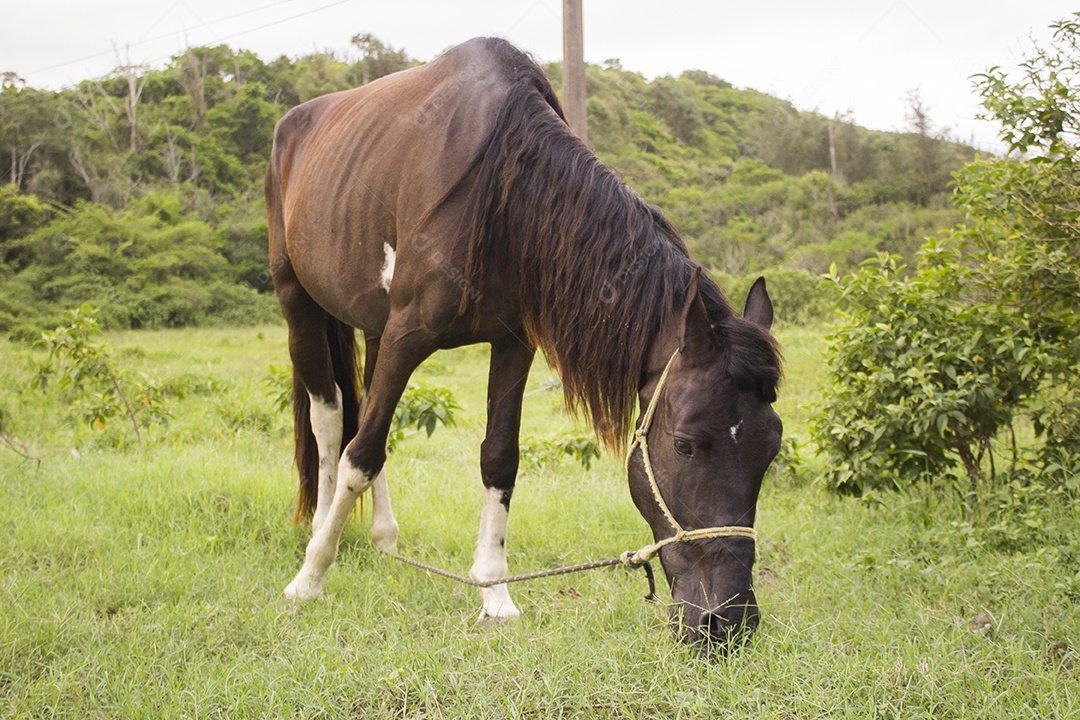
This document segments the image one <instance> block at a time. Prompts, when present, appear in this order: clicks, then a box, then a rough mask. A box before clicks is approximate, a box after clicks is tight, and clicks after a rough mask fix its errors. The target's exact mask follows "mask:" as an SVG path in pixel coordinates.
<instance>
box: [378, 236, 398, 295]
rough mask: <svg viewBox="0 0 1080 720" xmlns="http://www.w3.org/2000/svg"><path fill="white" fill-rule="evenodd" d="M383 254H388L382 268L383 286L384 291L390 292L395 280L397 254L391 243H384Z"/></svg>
mask: <svg viewBox="0 0 1080 720" xmlns="http://www.w3.org/2000/svg"><path fill="white" fill-rule="evenodd" d="M383 252H384V253H386V260H385V261H384V262H383V267H382V286H383V290H385V291H386V292H390V283H391V282H392V281H393V280H394V262H395V261H396V259H397V253H395V252H394V248H392V247H390V243H383Z"/></svg>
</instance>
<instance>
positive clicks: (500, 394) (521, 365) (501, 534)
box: [469, 336, 534, 624]
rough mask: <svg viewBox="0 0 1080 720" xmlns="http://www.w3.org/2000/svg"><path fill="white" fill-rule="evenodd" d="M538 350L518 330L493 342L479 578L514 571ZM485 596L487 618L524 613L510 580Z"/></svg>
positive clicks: (476, 564) (475, 574)
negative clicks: (524, 420) (528, 389)
mask: <svg viewBox="0 0 1080 720" xmlns="http://www.w3.org/2000/svg"><path fill="white" fill-rule="evenodd" d="M533 354H534V351H533V349H532V348H531V347H528V346H527V345H525V344H523V343H521V342H520V341H519V340H518V338H517V337H516V336H511V337H509V338H507V339H506V340H505V341H502V342H499V343H493V344H492V348H491V367H490V370H489V372H488V422H487V433H486V436H485V438H484V443H483V445H482V446H481V448H480V474H481V477H482V478H483V481H484V488H485V491H484V505H483V508H482V510H481V511H480V533H479V537H478V539H477V543H476V556H475V559H474V560H473V566H472V569H471V570H470V572H469V575H470V576H471V577H472V579H473V580H476V581H478V582H489V581H491V580H498V579H499V578H503V577H506V576H507V575H508V568H509V566H508V564H507V561H506V530H507V524H508V522H509V518H510V498H511V496H512V495H513V492H514V481H515V479H516V477H517V469H518V458H519V450H518V432H519V431H520V428H521V403H522V397H523V395H524V392H525V382H526V380H527V379H528V376H529V367H530V366H531V365H532V359H533ZM480 596H481V599H482V601H483V609H482V610H481V611H480V622H481V623H482V624H488V623H498V622H506V621H507V620H510V619H513V618H515V617H518V616H519V615H520V614H521V613H520V611H518V609H517V606H516V605H514V601H513V599H511V597H510V591H509V589H508V588H507V586H506V584H505V583H503V584H500V585H493V586H491V587H487V588H481V590H480Z"/></svg>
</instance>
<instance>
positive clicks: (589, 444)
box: [521, 434, 600, 470]
mask: <svg viewBox="0 0 1080 720" xmlns="http://www.w3.org/2000/svg"><path fill="white" fill-rule="evenodd" d="M563 458H571V459H573V460H576V461H577V463H578V464H579V465H581V467H583V468H585V469H586V470H588V469H589V468H590V467H592V461H593V460H598V459H599V458H600V446H599V445H597V444H596V440H594V439H593V438H592V437H590V436H587V435H575V434H570V435H559V436H555V437H535V436H532V435H526V436H524V437H522V438H521V459H522V460H524V461H525V463H526V464H529V465H532V466H533V467H535V468H537V469H540V470H542V469H544V468H549V467H551V466H553V465H555V464H556V463H558V462H559V460H561V459H563Z"/></svg>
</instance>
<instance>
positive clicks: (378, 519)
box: [371, 466, 398, 553]
mask: <svg viewBox="0 0 1080 720" xmlns="http://www.w3.org/2000/svg"><path fill="white" fill-rule="evenodd" d="M397 539H398V523H397V520H396V519H394V511H393V509H392V508H391V507H390V486H389V484H387V482H386V467H385V466H384V467H383V469H382V470H380V471H379V475H378V477H376V478H375V482H374V483H372V485H371V541H372V542H373V543H375V547H377V548H379V549H380V550H382V551H383V552H384V553H395V552H397Z"/></svg>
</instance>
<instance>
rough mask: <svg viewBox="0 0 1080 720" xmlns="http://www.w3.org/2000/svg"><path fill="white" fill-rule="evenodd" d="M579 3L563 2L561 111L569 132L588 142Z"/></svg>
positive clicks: (579, 1) (583, 51) (583, 53)
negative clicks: (564, 116)
mask: <svg viewBox="0 0 1080 720" xmlns="http://www.w3.org/2000/svg"><path fill="white" fill-rule="evenodd" d="M582 33H583V30H582V18H581V0H563V66H562V73H563V110H564V111H565V112H566V121H567V122H568V123H569V124H570V129H571V130H573V131H574V132H575V133H577V135H578V137H580V138H581V139H582V140H583V141H584V142H586V143H587V142H589V132H588V127H587V124H588V123H587V116H586V113H585V40H584V35H583V34H582Z"/></svg>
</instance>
